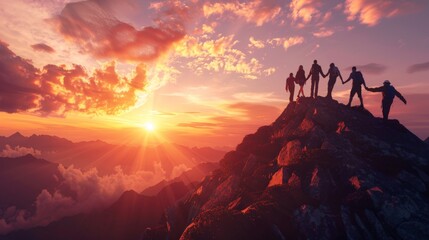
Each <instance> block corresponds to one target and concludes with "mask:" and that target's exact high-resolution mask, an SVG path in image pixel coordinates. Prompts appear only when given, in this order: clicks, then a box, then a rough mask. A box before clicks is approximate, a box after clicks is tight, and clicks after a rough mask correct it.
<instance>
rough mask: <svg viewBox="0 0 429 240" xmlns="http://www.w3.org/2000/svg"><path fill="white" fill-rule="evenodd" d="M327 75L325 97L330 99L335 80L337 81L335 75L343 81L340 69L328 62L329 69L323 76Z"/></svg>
mask: <svg viewBox="0 0 429 240" xmlns="http://www.w3.org/2000/svg"><path fill="white" fill-rule="evenodd" d="M328 75H329V81H328V94H327V95H326V97H327V98H329V99H332V90H333V89H334V85H335V82H336V81H337V77H340V79H341V81H343V77H342V76H341V72H340V70H339V69H338V68H337V67H336V66H335V64H334V63H331V64H329V70H328V73H326V75H324V76H323V77H327V76H328Z"/></svg>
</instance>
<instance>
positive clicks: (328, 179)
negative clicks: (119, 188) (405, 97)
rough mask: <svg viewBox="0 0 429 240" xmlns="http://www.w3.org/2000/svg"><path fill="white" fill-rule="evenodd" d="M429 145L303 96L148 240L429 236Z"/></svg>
mask: <svg viewBox="0 0 429 240" xmlns="http://www.w3.org/2000/svg"><path fill="white" fill-rule="evenodd" d="M428 189H429V148H428V147H427V145H426V144H425V143H424V142H423V141H422V140H420V139H419V138H418V137H417V136H415V135H414V134H413V133H411V132H410V131H408V130H407V129H406V128H405V127H404V126H402V125H401V124H400V123H399V122H398V121H396V120H390V121H389V122H388V123H383V121H382V120H381V119H379V118H375V117H374V116H373V115H372V114H371V113H369V112H368V111H366V110H365V109H360V108H357V107H354V108H348V107H346V106H344V105H342V104H338V102H336V101H332V100H328V99H325V98H317V99H310V98H300V99H299V100H298V101H297V102H296V103H291V104H289V105H288V106H287V108H286V109H285V110H284V112H283V113H282V114H281V115H280V116H279V118H278V119H277V120H276V121H275V122H274V123H272V124H271V125H269V126H263V127H261V128H259V129H258V130H257V132H256V133H254V134H250V135H247V136H246V137H245V138H244V139H243V142H242V143H241V144H239V145H238V146H237V148H236V150H235V151H232V152H229V153H227V154H226V155H225V156H224V158H223V159H222V160H221V161H220V169H219V170H217V171H214V172H213V174H212V175H211V176H208V177H206V178H205V179H204V180H203V182H202V183H201V185H200V186H199V188H198V189H197V190H196V191H195V192H194V193H193V194H191V195H190V196H189V197H188V198H187V199H186V200H185V201H184V202H183V203H181V204H179V206H178V207H176V208H174V209H170V210H169V211H168V212H167V214H166V221H165V222H164V223H163V224H165V225H168V226H169V229H163V230H157V231H164V232H157V233H156V234H155V233H152V234H149V235H147V236H162V237H165V236H166V235H168V236H169V237H170V238H171V239H179V238H180V239H182V240H187V239H346V238H347V239H428V238H429V229H428V228H427V226H428V224H429V191H428Z"/></svg>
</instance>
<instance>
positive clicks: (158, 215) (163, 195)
mask: <svg viewBox="0 0 429 240" xmlns="http://www.w3.org/2000/svg"><path fill="white" fill-rule="evenodd" d="M189 191H190V188H189V186H186V185H185V184H184V183H183V182H175V183H171V184H169V185H167V186H166V187H164V188H163V189H162V190H161V191H160V192H159V193H158V194H157V195H155V196H144V195H141V194H139V193H137V192H135V191H127V192H124V193H123V194H122V196H121V197H120V198H119V199H118V200H117V201H116V202H115V203H114V204H113V205H111V206H110V207H109V208H107V209H104V210H102V211H99V212H94V213H89V214H80V215H76V216H72V217H66V218H63V219H61V220H59V221H56V222H53V223H51V224H49V225H48V226H46V227H36V228H33V229H29V230H20V231H16V232H12V233H10V234H9V235H7V236H4V237H3V238H2V236H0V239H8V240H20V239H22V240H28V239H32V240H38V239H40V240H42V239H43V240H49V239H52V240H54V239H63V240H68V239H70V240H76V239H79V240H94V239H112V240H116V239H123V240H126V239H130V240H131V239H140V238H141V236H142V235H143V234H144V231H145V229H146V228H147V227H149V226H152V225H157V224H158V223H159V222H161V220H162V218H163V215H164V212H165V210H166V209H167V208H169V207H172V206H173V204H174V203H175V202H177V200H179V199H181V198H183V197H184V196H185V195H186V194H187V193H188V192H189ZM164 228H165V226H164Z"/></svg>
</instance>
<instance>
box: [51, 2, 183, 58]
mask: <svg viewBox="0 0 429 240" xmlns="http://www.w3.org/2000/svg"><path fill="white" fill-rule="evenodd" d="M159 8H160V9H165V11H161V13H160V14H159V16H158V17H157V18H156V19H155V22H156V26H153V27H145V28H143V29H141V30H137V29H135V28H134V27H133V26H131V25H129V24H127V23H123V22H121V21H119V20H118V19H116V18H115V16H113V15H112V14H110V12H109V11H107V10H105V9H104V7H103V6H102V5H100V4H99V3H98V1H82V2H74V3H68V4H67V5H66V6H65V7H64V9H63V10H62V11H61V13H60V15H58V16H56V17H54V18H53V19H51V20H50V22H51V23H53V24H54V26H55V27H56V29H57V30H58V31H59V32H60V33H61V34H62V35H63V36H64V37H65V38H66V39H67V40H70V41H72V42H75V43H76V44H77V45H78V46H80V47H81V48H82V50H83V51H84V52H87V53H90V54H92V55H93V56H95V57H98V58H116V59H121V60H131V61H151V60H155V59H157V58H158V57H159V56H161V55H162V54H163V53H165V52H166V51H167V50H169V49H170V47H171V46H172V45H173V44H174V43H175V42H178V41H179V40H181V39H182V38H183V37H184V36H185V26H184V24H185V22H186V21H187V18H188V11H187V8H186V6H184V5H181V4H179V3H178V1H175V2H174V3H172V4H169V2H167V3H166V4H162V5H160V6H159Z"/></svg>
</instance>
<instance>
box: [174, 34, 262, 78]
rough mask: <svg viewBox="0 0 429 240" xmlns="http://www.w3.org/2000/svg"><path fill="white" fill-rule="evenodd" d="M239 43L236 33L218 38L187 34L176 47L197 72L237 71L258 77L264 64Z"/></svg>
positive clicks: (248, 76)
mask: <svg viewBox="0 0 429 240" xmlns="http://www.w3.org/2000/svg"><path fill="white" fill-rule="evenodd" d="M237 43H238V41H237V40H235V39H234V35H230V36H219V37H218V38H217V39H211V40H206V39H204V38H199V37H192V36H186V37H185V38H184V40H183V41H182V42H181V44H179V45H177V47H176V48H175V53H176V54H177V56H179V57H185V58H187V59H188V62H187V66H188V67H189V68H191V69H193V71H194V72H195V73H197V74H202V73H203V72H204V71H214V72H225V73H237V74H240V75H242V76H243V77H244V78H248V79H256V78H257V77H258V76H260V74H261V72H262V71H263V66H262V64H261V63H260V62H259V60H257V59H256V58H250V59H249V58H248V57H247V56H246V54H245V53H244V52H242V51H240V50H238V49H236V48H234V46H235V45H236V44H237Z"/></svg>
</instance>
